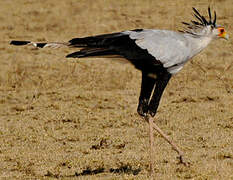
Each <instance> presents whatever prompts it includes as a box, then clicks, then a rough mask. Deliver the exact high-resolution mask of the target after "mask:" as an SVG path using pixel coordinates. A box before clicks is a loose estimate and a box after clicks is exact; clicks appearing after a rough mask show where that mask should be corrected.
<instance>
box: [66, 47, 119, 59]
mask: <svg viewBox="0 0 233 180" xmlns="http://www.w3.org/2000/svg"><path fill="white" fill-rule="evenodd" d="M115 54H116V52H115V51H113V50H108V49H100V48H93V49H92V48H85V49H81V50H80V51H77V52H74V53H71V54H68V55H67V56H66V57H67V58H83V57H90V56H98V57H101V56H109V55H115Z"/></svg>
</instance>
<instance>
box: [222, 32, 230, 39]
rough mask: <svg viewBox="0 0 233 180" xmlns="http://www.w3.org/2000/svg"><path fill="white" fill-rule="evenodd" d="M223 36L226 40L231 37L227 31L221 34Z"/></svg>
mask: <svg viewBox="0 0 233 180" xmlns="http://www.w3.org/2000/svg"><path fill="white" fill-rule="evenodd" d="M221 38H224V39H226V40H228V39H229V35H228V34H227V33H226V31H225V32H224V33H222V34H221Z"/></svg>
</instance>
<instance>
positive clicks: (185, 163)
mask: <svg viewBox="0 0 233 180" xmlns="http://www.w3.org/2000/svg"><path fill="white" fill-rule="evenodd" d="M177 158H178V159H179V162H178V163H177V164H183V165H184V166H186V167H190V165H191V163H190V162H186V161H184V157H183V155H180V156H179V157H177Z"/></svg>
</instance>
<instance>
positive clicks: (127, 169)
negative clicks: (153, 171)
mask: <svg viewBox="0 0 233 180" xmlns="http://www.w3.org/2000/svg"><path fill="white" fill-rule="evenodd" d="M140 171H141V168H136V169H135V168H133V167H132V166H131V165H121V166H120V167H118V168H110V169H105V168H103V167H99V168H96V169H91V168H90V167H87V168H86V169H84V170H82V172H80V173H78V172H75V173H74V174H73V175H68V176H62V175H59V174H53V173H51V172H50V171H48V172H47V174H46V175H45V176H47V177H53V178H62V177H63V178H65V177H80V176H88V175H96V174H101V173H112V174H119V175H120V174H128V175H130V174H132V175H138V174H139V172H140Z"/></svg>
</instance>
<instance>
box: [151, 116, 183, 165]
mask: <svg viewBox="0 0 233 180" xmlns="http://www.w3.org/2000/svg"><path fill="white" fill-rule="evenodd" d="M147 118H148V121H149V124H150V127H151V126H152V127H153V128H154V129H155V130H156V131H157V132H158V133H159V134H160V135H161V136H162V137H163V138H164V139H165V140H166V141H167V142H168V143H169V144H170V145H171V146H172V148H173V149H174V150H175V151H176V152H177V153H178V154H179V160H180V163H182V164H184V165H187V163H185V162H184V159H183V152H182V151H181V150H180V149H179V148H178V146H177V145H176V144H175V143H174V142H173V141H172V140H171V139H170V138H169V137H168V136H167V135H166V134H165V133H164V132H163V131H162V130H161V129H160V128H159V127H158V126H157V125H156V124H155V123H154V122H153V118H152V117H147ZM150 136H151V134H150ZM150 138H151V137H150Z"/></svg>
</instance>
